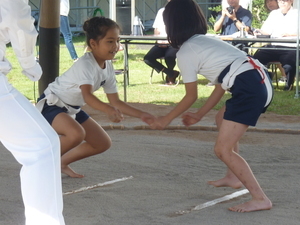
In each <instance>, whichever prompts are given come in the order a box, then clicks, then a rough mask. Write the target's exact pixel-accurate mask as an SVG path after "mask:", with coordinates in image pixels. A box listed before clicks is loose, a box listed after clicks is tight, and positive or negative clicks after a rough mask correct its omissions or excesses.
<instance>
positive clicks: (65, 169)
mask: <svg viewBox="0 0 300 225" xmlns="http://www.w3.org/2000/svg"><path fill="white" fill-rule="evenodd" d="M61 172H62V173H64V174H67V175H68V176H70V177H74V178H82V177H84V175H82V174H79V173H75V171H74V170H72V169H71V167H69V166H62V167H61Z"/></svg>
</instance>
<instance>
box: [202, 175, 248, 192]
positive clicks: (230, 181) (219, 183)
mask: <svg viewBox="0 0 300 225" xmlns="http://www.w3.org/2000/svg"><path fill="white" fill-rule="evenodd" d="M207 183H208V184H210V185H213V186H215V187H231V188H234V189H239V188H241V187H242V186H243V184H242V182H241V181H240V180H239V179H238V178H237V177H236V176H231V177H229V176H226V177H224V178H222V179H220V180H215V181H208V182H207Z"/></svg>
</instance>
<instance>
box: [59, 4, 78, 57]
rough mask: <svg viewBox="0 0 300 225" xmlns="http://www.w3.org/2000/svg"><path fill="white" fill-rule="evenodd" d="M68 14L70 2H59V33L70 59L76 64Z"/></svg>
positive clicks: (75, 53)
mask: <svg viewBox="0 0 300 225" xmlns="http://www.w3.org/2000/svg"><path fill="white" fill-rule="evenodd" d="M69 12H70V1H69V0H60V32H61V33H62V35H63V37H64V40H65V44H66V46H67V48H68V51H69V53H70V56H71V58H72V59H73V60H74V62H76V61H77V59H78V55H77V52H76V50H75V47H74V44H73V40H72V32H71V29H70V22H69V17H68V15H69Z"/></svg>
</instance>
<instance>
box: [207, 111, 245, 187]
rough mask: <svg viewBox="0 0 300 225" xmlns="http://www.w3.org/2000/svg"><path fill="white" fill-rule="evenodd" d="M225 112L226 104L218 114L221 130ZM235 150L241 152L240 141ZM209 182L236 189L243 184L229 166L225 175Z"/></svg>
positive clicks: (218, 125) (217, 121)
mask: <svg viewBox="0 0 300 225" xmlns="http://www.w3.org/2000/svg"><path fill="white" fill-rule="evenodd" d="M224 112H225V106H224V107H223V108H222V109H220V111H219V112H218V113H217V115H216V124H217V127H218V129H219V130H220V127H221V124H222V121H223V115H224ZM233 151H234V152H236V153H239V143H238V142H237V143H236V144H235V145H234V148H233ZM207 183H208V184H210V185H213V186H215V187H232V188H234V189H239V188H241V187H242V186H243V184H242V182H241V181H240V180H239V179H238V178H237V177H236V176H235V175H234V173H233V172H232V171H231V170H230V169H229V168H227V173H226V175H225V177H223V178H221V179H219V180H215V181H208V182H207Z"/></svg>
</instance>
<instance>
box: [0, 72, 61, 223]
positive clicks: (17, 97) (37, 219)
mask: <svg viewBox="0 0 300 225" xmlns="http://www.w3.org/2000/svg"><path fill="white" fill-rule="evenodd" d="M0 141H1V142H2V143H3V145H4V146H5V147H6V148H7V149H8V150H9V151H10V152H11V153H12V154H13V156H14V157H15V159H16V160H17V161H18V162H19V163H20V164H21V165H22V169H21V173H20V177H21V191H22V197H23V202H24V206H25V217H26V225H64V224H65V222H64V219H63V216H62V209H63V200H62V187H61V168H60V167H61V166H60V142H59V137H58V135H57V134H56V132H55V131H54V130H53V129H52V127H51V126H50V125H49V124H48V122H47V121H46V120H45V119H44V117H43V116H42V115H41V113H40V112H39V111H38V110H37V109H36V108H35V107H34V106H33V105H32V104H31V103H30V102H29V101H28V100H27V99H26V98H25V97H24V96H23V95H22V94H20V93H19V92H18V91H17V90H16V89H15V88H13V87H12V86H11V85H10V84H9V83H8V82H7V79H6V77H5V76H4V75H3V74H1V73H0Z"/></svg>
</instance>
